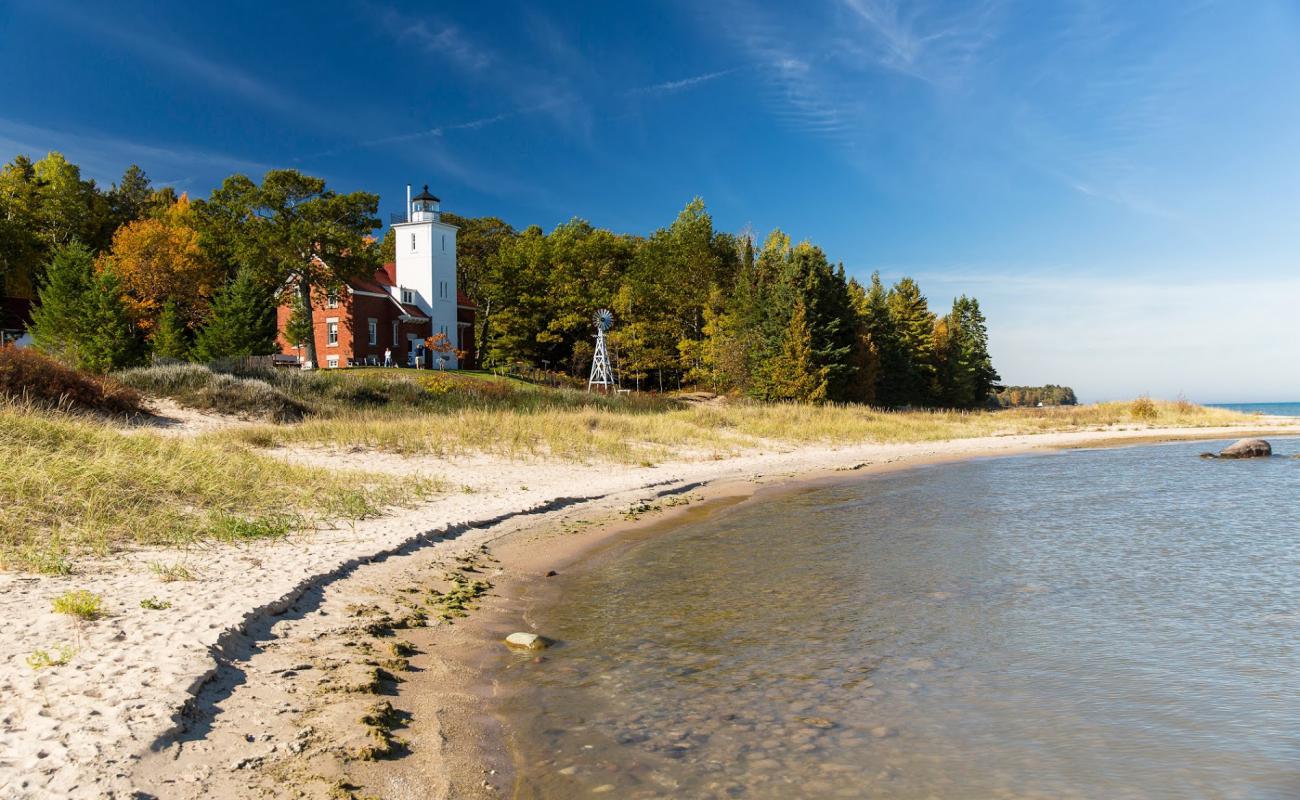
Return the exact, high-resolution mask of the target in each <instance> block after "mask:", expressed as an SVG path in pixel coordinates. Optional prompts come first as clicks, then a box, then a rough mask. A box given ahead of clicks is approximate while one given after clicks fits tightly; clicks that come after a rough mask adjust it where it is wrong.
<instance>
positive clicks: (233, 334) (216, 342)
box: [194, 270, 276, 361]
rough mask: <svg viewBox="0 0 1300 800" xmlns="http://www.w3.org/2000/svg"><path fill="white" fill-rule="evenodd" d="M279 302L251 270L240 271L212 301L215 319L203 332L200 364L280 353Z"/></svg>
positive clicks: (196, 351) (197, 349)
mask: <svg viewBox="0 0 1300 800" xmlns="http://www.w3.org/2000/svg"><path fill="white" fill-rule="evenodd" d="M275 309H276V307H275V302H274V300H273V299H272V295H271V293H270V292H268V291H267V290H266V289H265V288H263V287H262V286H261V285H259V284H258V282H257V280H256V279H255V278H254V277H253V274H252V272H251V271H249V270H240V271H239V272H238V273H237V274H236V275H235V279H234V280H233V281H231V282H230V283H228V284H226V286H225V288H223V289H222V290H221V291H220V292H218V293H217V296H216V297H215V298H213V300H212V312H211V313H212V317H211V319H210V320H209V321H208V324H207V325H206V326H204V327H203V329H202V330H200V331H199V334H198V336H197V337H196V339H195V342H194V355H195V356H196V357H197V358H198V360H200V361H216V360H217V359H221V358H240V357H243V356H262V355H269V354H271V353H274V352H275V351H276V345H275Z"/></svg>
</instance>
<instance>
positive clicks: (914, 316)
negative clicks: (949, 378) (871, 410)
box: [885, 278, 936, 406]
mask: <svg viewBox="0 0 1300 800" xmlns="http://www.w3.org/2000/svg"><path fill="white" fill-rule="evenodd" d="M885 304H886V306H887V307H888V309H889V321H890V326H891V328H892V333H893V336H894V337H895V340H896V342H897V345H898V352H897V356H898V363H897V364H896V365H895V366H896V369H897V373H896V374H894V375H892V376H891V380H893V381H896V387H897V395H896V396H895V397H894V398H892V401H893V404H895V405H912V406H928V405H934V404H935V400H936V398H935V397H934V377H935V365H934V322H935V317H934V314H933V313H932V312H931V311H930V308H929V305H928V304H927V302H926V299H925V295H923V294H921V287H919V286H917V285H916V281H914V280H912V279H911V278H903V279H902V280H900V281H899V282H898V283H896V284H894V287H893V288H892V289H890V290H889V294H888V295H887V297H886V298H885Z"/></svg>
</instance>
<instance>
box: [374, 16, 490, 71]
mask: <svg viewBox="0 0 1300 800" xmlns="http://www.w3.org/2000/svg"><path fill="white" fill-rule="evenodd" d="M380 19H381V20H382V23H383V26H384V27H385V28H386V29H387V30H388V32H389V33H390V34H392V35H393V36H394V37H395V38H396V39H397V40H398V41H409V42H414V43H415V44H417V45H418V46H419V47H420V48H422V49H423V50H425V51H427V52H429V53H432V54H434V55H435V56H437V57H439V58H443V59H446V60H447V61H449V62H451V64H453V65H454V66H456V67H458V68H460V69H462V70H467V71H469V72H482V71H483V70H485V69H487V68H488V67H490V66H492V64H493V63H495V62H497V61H498V60H499V59H498V56H497V54H496V52H495V51H494V50H493V49H492V48H490V47H488V46H487V45H483V44H480V43H476V42H474V41H473V40H472V39H471V37H470V36H469V35H468V34H466V32H465V31H464V30H462V29H461V28H460V27H459V26H457V25H454V24H451V23H443V22H438V21H435V20H431V19H428V18H424V17H409V16H405V15H402V14H399V13H398V12H397V11H395V10H394V9H391V8H386V9H384V10H383V11H382V12H381V14H380Z"/></svg>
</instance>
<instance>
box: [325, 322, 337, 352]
mask: <svg viewBox="0 0 1300 800" xmlns="http://www.w3.org/2000/svg"><path fill="white" fill-rule="evenodd" d="M325 344H326V345H328V346H329V347H338V346H339V321H338V320H336V319H327V320H325Z"/></svg>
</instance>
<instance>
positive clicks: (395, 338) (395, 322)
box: [393, 320, 397, 347]
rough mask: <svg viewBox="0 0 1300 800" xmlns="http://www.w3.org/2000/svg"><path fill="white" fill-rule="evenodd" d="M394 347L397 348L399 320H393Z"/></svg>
mask: <svg viewBox="0 0 1300 800" xmlns="http://www.w3.org/2000/svg"><path fill="white" fill-rule="evenodd" d="M393 347H397V320H393Z"/></svg>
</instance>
